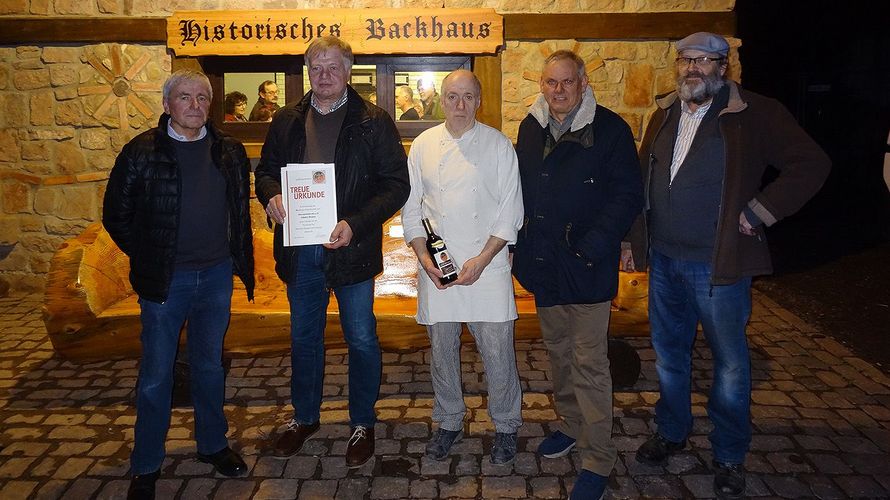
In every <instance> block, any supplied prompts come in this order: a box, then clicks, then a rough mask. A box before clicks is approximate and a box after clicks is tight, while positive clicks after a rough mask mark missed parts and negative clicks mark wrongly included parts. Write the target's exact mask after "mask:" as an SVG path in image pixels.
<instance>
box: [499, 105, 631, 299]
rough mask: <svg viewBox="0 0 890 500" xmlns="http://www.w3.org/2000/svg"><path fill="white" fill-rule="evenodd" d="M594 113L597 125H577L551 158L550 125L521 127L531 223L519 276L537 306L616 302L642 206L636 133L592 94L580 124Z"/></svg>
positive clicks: (521, 244) (520, 251) (534, 121)
mask: <svg viewBox="0 0 890 500" xmlns="http://www.w3.org/2000/svg"><path fill="white" fill-rule="evenodd" d="M539 102H540V100H539ZM585 107H588V108H589V109H587V110H585ZM594 108H595V115H593V121H592V122H587V123H586V125H583V127H581V128H580V129H578V128H576V127H575V126H574V125H573V127H572V129H573V131H570V132H566V133H565V134H564V135H563V136H562V137H560V139H559V141H558V142H557V143H556V144H555V146H554V147H553V148H552V150H551V151H550V153H549V154H548V155H547V156H546V157H545V156H544V151H545V142H546V141H547V140H548V136H549V131H548V128H547V127H546V125H545V126H542V123H541V122H540V121H539V118H536V117H535V116H533V115H532V114H530V115H529V116H527V117H526V118H525V119H524V120H523V121H522V123H521V124H520V126H519V137H518V139H517V142H516V153H517V155H518V157H519V172H520V176H521V178H522V199H523V201H524V203H525V217H526V220H525V224H524V225H523V227H522V229H521V230H520V231H519V235H518V238H517V242H516V247H515V250H514V257H513V272H514V274H515V275H516V278H517V279H518V280H519V283H520V284H522V286H523V287H525V288H526V289H527V290H528V291H530V292H532V293H533V294H534V295H535V303H536V305H537V306H539V307H547V306H553V305H563V304H594V303H599V302H605V301H608V300H611V299H612V298H613V297H614V296H615V294H616V293H617V287H618V261H619V253H620V245H621V240H622V238H623V237H624V235H625V233H626V232H627V230H628V228H629V227H630V225H631V223H632V222H633V220H634V218H635V217H636V216H637V214H638V213H639V211H640V209H641V208H642V202H643V201H642V200H643V198H642V185H641V182H640V175H639V171H638V167H637V165H638V160H637V151H636V148H635V146H634V141H633V136H632V134H631V132H630V128H629V127H628V126H627V124H626V123H625V122H624V120H622V119H621V117H619V116H618V115H617V114H615V113H613V112H612V111H610V110H608V109H606V108H604V107H602V106H597V105H596V103H595V102H594V101H593V95H592V94H589V101H588V98H587V97H585V98H584V100H583V101H582V105H581V110H579V112H578V114H577V115H576V116H575V121H576V122H577V121H578V120H579V119H581V120H583V119H584V118H583V117H584V116H587V117H588V118H587V119H588V120H589V116H590V113H592V112H593V109H594ZM585 111H587V113H586V114H585ZM541 119H543V120H546V118H541ZM583 123H584V122H583V121H582V124H583ZM551 140H552V139H551Z"/></svg>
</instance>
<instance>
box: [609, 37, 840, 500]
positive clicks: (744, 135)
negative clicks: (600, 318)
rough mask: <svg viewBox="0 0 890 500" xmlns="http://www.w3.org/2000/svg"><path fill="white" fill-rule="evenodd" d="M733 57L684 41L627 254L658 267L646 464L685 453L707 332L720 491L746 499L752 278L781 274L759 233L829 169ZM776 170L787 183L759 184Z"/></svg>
mask: <svg viewBox="0 0 890 500" xmlns="http://www.w3.org/2000/svg"><path fill="white" fill-rule="evenodd" d="M728 53H729V44H728V43H727V41H726V40H725V39H724V38H723V37H721V36H719V35H715V34H713V33H695V34H693V35H690V36H688V37H686V38H684V39H683V40H680V41H679V42H677V54H678V57H677V60H676V67H677V91H676V92H672V93H671V94H668V95H667V96H665V97H662V98H659V99H657V101H656V102H657V104H658V109H657V110H656V112H655V114H654V115H653V117H652V120H651V121H650V123H649V127H648V128H647V132H646V135H645V137H644V139H643V145H642V149H641V151H640V157H641V163H642V168H643V173H644V178H645V179H646V186H647V191H646V200H647V203H646V210H645V214H644V215H645V217H644V218H641V220H640V224H638V225H637V226H636V227H635V231H634V237H633V238H632V240H633V245H632V246H633V248H632V250H633V252H632V258H631V254H630V253H625V254H623V255H622V261H623V262H624V263H625V264H626V267H628V268H634V267H638V268H640V269H644V268H645V265H646V259H647V257H648V258H649V262H648V264H649V274H650V278H649V321H650V325H651V331H652V344H653V346H654V348H655V353H656V356H657V360H656V369H657V371H658V376H659V383H660V395H661V397H660V399H659V401H658V403H657V405H656V407H655V423H656V424H657V427H658V431H657V433H656V434H655V435H653V437H652V438H650V439H649V440H648V441H646V442H645V443H643V445H642V446H640V448H639V450H638V451H637V460H639V461H640V462H643V463H646V464H651V465H662V464H665V463H667V459H668V457H669V456H670V455H672V454H674V453H676V452H678V451H680V450H682V449H683V448H684V447H685V445H686V437H687V436H688V434H689V433H690V431H691V430H692V413H691V408H690V391H691V382H690V380H691V357H692V348H693V344H694V342H695V336H696V325H697V324H698V323H701V325H702V330H703V332H704V335H705V338H706V339H707V341H708V345H709V346H710V348H711V352H712V353H713V359H714V383H713V386H712V389H711V393H710V395H709V398H708V416H709V417H710V418H711V421H712V423H713V424H714V430H713V431H712V432H711V434H710V436H709V437H710V441H711V447H712V450H713V456H714V468H715V476H714V492H715V494H716V495H717V496H718V497H719V498H740V497H741V496H742V495H744V492H745V471H744V466H743V464H744V461H745V454H746V453H747V451H748V447H749V444H750V442H751V422H750V400H751V367H750V364H751V363H750V359H749V354H748V344H747V341H746V338H745V325H746V323H747V322H748V318H749V316H750V314H751V277H752V276H754V275H758V274H766V273H769V272H771V271H772V267H771V264H770V256H769V249H768V248H767V244H766V239H765V237H764V234H763V229H762V227H763V226H770V225H772V224H774V223H775V222H777V221H778V220H780V219H782V218H784V217H786V216H788V215H790V214H792V213H794V212H795V211H797V210H798V209H799V208H800V207H801V206H802V205H803V204H804V203H805V202H806V201H807V200H808V199H809V198H810V197H811V196H813V194H815V193H816V191H817V190H818V189H819V187H820V186H821V185H822V183H823V181H824V180H825V177H826V176H827V175H828V171H829V168H830V162H829V160H828V157H827V156H826V155H825V153H824V152H823V151H822V150H821V149H820V148H819V146H818V145H816V143H815V142H813V140H812V139H810V137H809V136H807V134H806V133H805V132H804V131H803V130H802V129H801V128H800V127H799V126H798V125H797V123H796V122H795V121H794V118H793V117H792V116H791V115H790V114H789V113H788V112H787V111H786V110H785V108H784V107H782V106H781V105H780V104H779V103H777V102H776V101H774V100H772V99H768V98H765V97H763V96H760V95H757V94H755V93H753V92H749V91H746V90H743V89H741V88H740V87H739V86H738V85H737V84H736V83H735V82H733V81H731V80H729V79H727V78H726V71H727V67H728V64H727V56H728ZM767 166H773V167H775V168H776V169H777V170H778V171H779V175H778V177H777V178H776V179H775V180H773V181H772V182H770V183H769V184H767V185H766V186H764V187H761V179H762V178H763V174H764V171H765V169H766V168H767ZM647 230H648V231H647ZM647 243H648V245H649V251H648V254H647V251H646V245H647Z"/></svg>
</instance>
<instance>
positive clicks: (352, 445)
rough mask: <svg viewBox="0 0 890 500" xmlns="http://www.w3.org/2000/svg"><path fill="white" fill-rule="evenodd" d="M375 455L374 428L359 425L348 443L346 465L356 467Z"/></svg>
mask: <svg viewBox="0 0 890 500" xmlns="http://www.w3.org/2000/svg"><path fill="white" fill-rule="evenodd" d="M373 456H374V428H373V427H364V426H361V425H357V426H355V427H353V428H352V435H351V436H350V438H349V443H348V444H347V445H346V466H347V467H349V468H350V469H355V468H357V467H361V466H362V465H365V462H367V461H368V460H369V459H370V458H371V457H373Z"/></svg>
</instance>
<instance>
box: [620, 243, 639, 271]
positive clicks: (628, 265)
mask: <svg viewBox="0 0 890 500" xmlns="http://www.w3.org/2000/svg"><path fill="white" fill-rule="evenodd" d="M618 267H619V269H621V270H622V271H624V272H626V273H632V272H634V271H636V270H637V266H636V265H635V264H634V254H633V252H632V251H631V250H630V248H622V249H621V257H620V259H619V261H618Z"/></svg>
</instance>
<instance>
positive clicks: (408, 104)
mask: <svg viewBox="0 0 890 500" xmlns="http://www.w3.org/2000/svg"><path fill="white" fill-rule="evenodd" d="M396 107H397V108H398V109H399V111H400V112H401V115H400V116H399V120H420V115H419V114H417V110H416V109H414V92H413V91H412V90H411V87H409V86H407V85H399V86H398V87H396Z"/></svg>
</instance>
